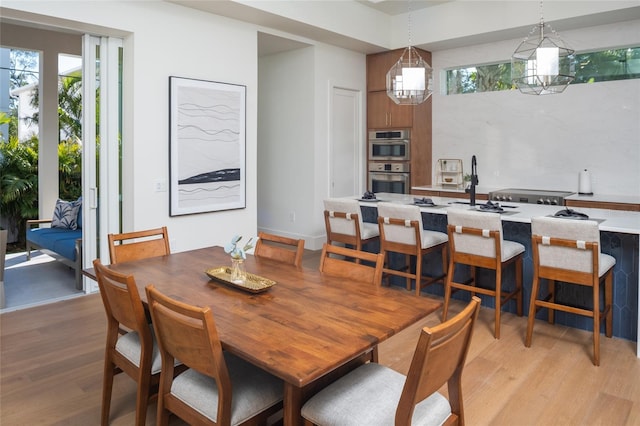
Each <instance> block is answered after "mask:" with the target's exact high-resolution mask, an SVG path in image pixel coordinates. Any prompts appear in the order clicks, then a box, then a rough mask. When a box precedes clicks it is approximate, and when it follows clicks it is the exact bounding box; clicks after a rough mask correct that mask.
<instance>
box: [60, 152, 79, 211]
mask: <svg viewBox="0 0 640 426" xmlns="http://www.w3.org/2000/svg"><path fill="white" fill-rule="evenodd" d="M58 173H59V179H60V183H59V197H60V198H61V199H63V200H75V199H77V198H78V197H79V196H80V195H82V146H81V145H80V144H78V143H75V142H72V141H69V140H66V141H62V142H60V143H59V144H58Z"/></svg>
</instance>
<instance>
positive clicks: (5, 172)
mask: <svg viewBox="0 0 640 426" xmlns="http://www.w3.org/2000/svg"><path fill="white" fill-rule="evenodd" d="M0 214H1V215H2V216H3V217H5V218H6V219H7V226H8V227H10V228H11V229H12V230H13V231H17V235H18V241H19V242H22V241H24V239H25V227H26V220H27V219H33V218H37V217H38V139H37V138H35V137H34V138H31V139H29V140H27V141H24V142H19V141H18V139H17V138H15V137H12V138H9V141H8V142H5V141H4V140H3V141H0Z"/></svg>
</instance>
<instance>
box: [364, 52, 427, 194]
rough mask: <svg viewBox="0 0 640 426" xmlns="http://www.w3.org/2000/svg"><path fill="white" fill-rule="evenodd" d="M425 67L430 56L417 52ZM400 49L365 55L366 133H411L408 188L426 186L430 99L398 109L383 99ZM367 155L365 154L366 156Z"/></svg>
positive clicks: (394, 104)
mask: <svg viewBox="0 0 640 426" xmlns="http://www.w3.org/2000/svg"><path fill="white" fill-rule="evenodd" d="M417 50H418V53H419V54H420V56H421V57H422V59H424V60H425V61H427V62H428V63H431V53H430V52H427V51H425V50H421V49H417ZM403 52H404V48H402V49H396V50H392V51H390V52H382V53H376V54H373V55H367V128H368V130H370V131H371V130H384V129H409V130H410V131H411V160H410V162H411V166H410V168H411V184H410V186H412V187H413V186H424V185H430V184H431V179H432V165H431V163H432V160H431V102H432V101H431V98H429V99H427V100H426V101H425V102H423V103H421V104H419V105H398V104H396V103H395V102H394V101H393V100H392V99H391V98H389V97H388V96H387V72H388V71H389V69H390V68H391V67H392V66H393V64H395V63H396V62H398V60H399V59H400V56H402V53H403ZM367 155H368V153H367Z"/></svg>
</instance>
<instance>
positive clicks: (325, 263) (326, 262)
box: [319, 243, 384, 286]
mask: <svg viewBox="0 0 640 426" xmlns="http://www.w3.org/2000/svg"><path fill="white" fill-rule="evenodd" d="M350 259H355V260H359V261H360V262H359V263H358V262H353V261H351V260H350ZM362 262H368V264H366V263H362ZM371 263H373V266H371ZM383 264H384V257H383V256H382V254H380V253H369V252H366V251H360V250H353V249H350V248H345V247H340V246H334V245H331V244H327V243H325V244H324V246H323V247H322V255H321V256H320V268H319V269H320V272H323V273H326V274H329V275H333V276H336V277H342V278H347V279H350V280H356V281H366V282H370V283H372V284H375V285H376V286H379V285H380V284H381V282H382V267H383Z"/></svg>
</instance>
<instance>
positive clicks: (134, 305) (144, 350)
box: [93, 259, 161, 426]
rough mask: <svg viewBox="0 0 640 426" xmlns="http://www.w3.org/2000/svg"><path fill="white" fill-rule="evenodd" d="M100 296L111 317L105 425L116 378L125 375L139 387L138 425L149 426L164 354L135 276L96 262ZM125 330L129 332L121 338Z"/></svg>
mask: <svg viewBox="0 0 640 426" xmlns="http://www.w3.org/2000/svg"><path fill="white" fill-rule="evenodd" d="M93 268H94V270H95V274H96V279H97V281H98V287H99V289H100V296H101V297H102V303H103V304H104V309H105V312H106V314H107V340H106V347H105V355H104V374H103V384H102V415H101V424H102V425H103V426H104V425H107V424H109V411H110V405H111V394H112V391H113V378H114V375H115V374H118V373H121V372H124V373H126V374H127V375H128V376H129V377H131V378H132V379H134V380H135V381H136V382H137V383H138V390H137V396H136V425H139V426H142V425H144V424H145V419H146V416H147V405H148V404H149V401H150V400H151V398H152V397H153V396H155V395H157V389H158V384H159V381H160V366H161V360H160V353H159V352H158V348H157V347H156V343H155V339H154V336H153V333H152V329H151V326H150V325H149V323H148V322H147V318H146V316H145V310H144V307H143V305H142V301H141V300H140V295H139V293H138V288H137V287H136V283H135V279H134V277H133V276H132V275H123V274H120V273H118V272H116V271H113V270H111V269H109V268H107V267H105V266H103V265H102V263H100V260H98V259H96V260H94V261H93ZM123 326H124V327H126V329H127V330H129V331H128V332H126V333H125V334H121V330H122V329H123Z"/></svg>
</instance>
